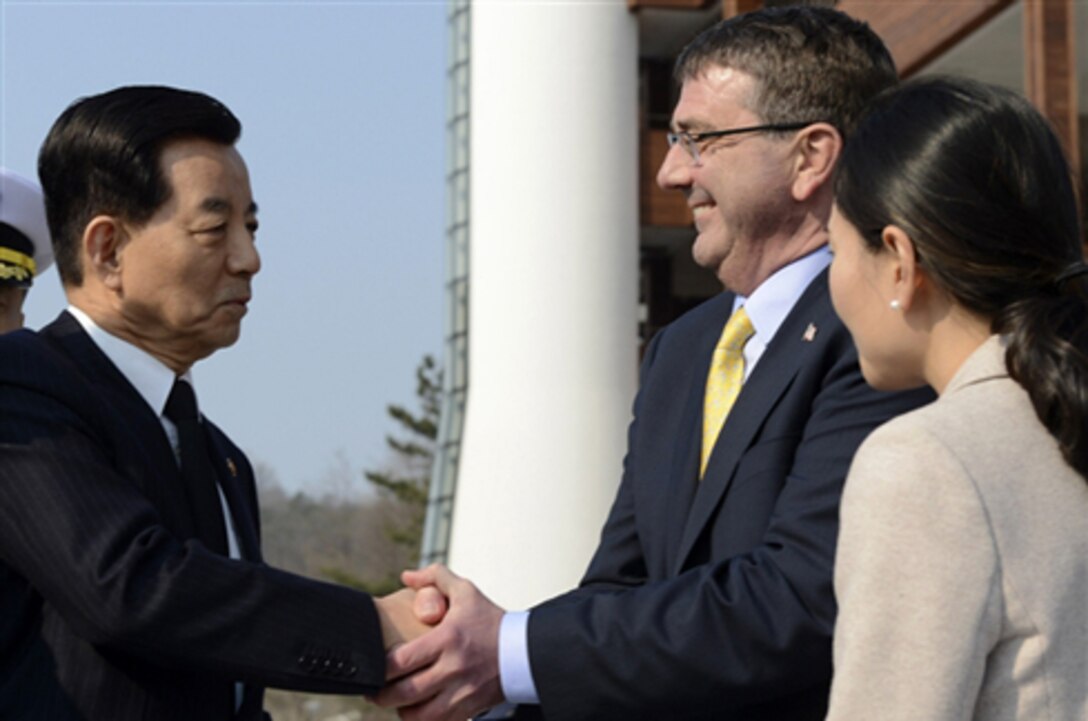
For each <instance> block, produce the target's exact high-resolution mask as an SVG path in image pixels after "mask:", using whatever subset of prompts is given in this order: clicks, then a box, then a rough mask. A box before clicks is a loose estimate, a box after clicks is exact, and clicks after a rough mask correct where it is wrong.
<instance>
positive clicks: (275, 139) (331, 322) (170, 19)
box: [0, 0, 447, 492]
mask: <svg viewBox="0 0 1088 721" xmlns="http://www.w3.org/2000/svg"><path fill="white" fill-rule="evenodd" d="M446 11H447V8H446V3H445V2H444V1H443V0H435V1H433V2H431V1H428V2H414V1H412V0H389V1H387V2H367V1H365V0H355V1H354V2H321V1H318V0H305V1H302V2H275V1H269V0H264V1H262V2H245V1H242V2H218V1H216V2H196V1H181V2H165V1H164V2H156V1H152V2H147V1H144V2H124V1H121V2H94V1H91V0H85V1H68V2H52V1H50V0H30V1H27V0H0V163H2V164H3V165H5V166H7V167H9V168H12V169H14V170H16V171H17V172H21V173H23V174H25V175H31V176H33V177H36V176H37V174H36V157H37V151H38V148H39V146H40V145H41V141H42V139H43V138H44V136H45V134H46V132H47V131H48V129H49V126H50V125H51V124H52V122H53V120H55V119H56V117H57V115H59V114H60V112H61V111H62V110H63V109H64V108H65V107H66V106H67V105H68V104H69V103H70V102H72V101H73V100H74V99H76V98H78V97H81V96H85V95H91V94H95V93H98V92H102V91H105V90H108V89H110V88H113V87H116V86H119V85H127V84H165V85H175V86H179V87H184V88H190V89H194V90H200V91H203V92H206V93H209V94H210V95H213V96H215V97H217V98H219V99H220V100H222V101H223V102H225V103H226V104H227V105H228V106H229V107H230V108H231V109H232V110H233V111H234V113H235V114H236V115H237V116H238V117H239V118H240V119H241V121H242V125H243V130H242V139H241V141H240V142H239V145H238V148H239V150H240V152H241V153H242V156H243V157H244V158H245V160H246V162H247V164H248V166H249V171H250V177H251V181H252V185H253V191H254V196H255V198H256V200H257V202H258V204H259V205H260V223H261V229H260V232H259V233H258V247H259V249H260V251H261V254H262V261H263V268H262V270H261V273H260V274H259V275H258V276H257V278H256V281H255V283H254V298H253V302H252V303H251V305H250V312H249V315H248V316H247V317H246V319H245V320H244V321H243V325H242V337H241V340H240V341H239V342H238V343H237V344H236V345H235V346H233V347H231V348H228V349H225V350H221V351H219V352H218V353H217V354H215V355H214V356H212V357H211V358H209V359H207V360H205V361H203V362H201V363H199V364H197V366H196V367H195V370H194V374H195V378H196V382H197V389H198V393H199V394H200V401H201V405H202V409H203V410H204V411H205V413H206V414H207V415H208V416H209V417H211V418H212V419H213V420H215V421H216V422H217V423H218V424H219V425H220V426H221V427H223V428H224V429H226V430H227V432H228V433H229V434H230V435H231V436H232V437H233V438H234V440H235V441H236V442H237V443H238V444H239V445H240V446H241V447H242V448H243V449H244V450H245V451H246V452H247V453H248V454H249V456H250V459H251V460H253V461H255V462H262V463H265V464H268V465H269V466H271V467H272V468H273V469H274V470H275V473H276V476H277V477H278V479H279V480H280V482H281V483H282V484H283V485H284V486H286V487H287V488H288V489H291V490H297V489H304V490H311V491H315V492H320V491H322V490H324V487H325V484H326V483H327V478H328V477H329V476H330V474H333V475H335V473H336V472H337V471H338V470H339V469H342V468H343V467H344V465H345V462H346V465H348V466H350V468H351V469H352V472H353V474H354V476H355V478H357V479H361V475H360V472H361V469H363V468H372V467H379V466H381V465H382V464H383V463H385V462H386V461H387V460H388V453H387V451H386V450H385V443H384V436H385V434H386V433H387V432H390V431H394V430H396V426H395V425H394V424H393V423H392V422H391V421H390V420H389V419H388V417H387V416H386V413H385V406H386V404H387V403H389V402H395V403H400V404H405V405H408V406H409V407H414V406H412V404H413V403H414V391H415V378H414V370H415V367H416V365H417V363H418V361H419V360H420V358H421V357H422V356H423V355H424V353H432V354H434V355H436V357H439V359H440V358H441V348H442V333H443V331H444V328H443V321H442V318H443V307H444V306H443V301H444V297H443V281H444V278H443V268H444V259H443V252H444V235H443V223H444V216H443V212H444V211H443V207H444V173H445V159H444V147H445V145H444V143H445V139H444V126H445V105H444V103H445V99H444V94H445V63H446V47H447V42H446ZM63 306H64V297H63V294H62V293H61V290H60V283H59V280H58V279H57V276H56V274H55V269H51V270H50V271H49V273H48V275H46V276H43V277H42V278H40V279H39V281H38V283H37V284H36V285H35V287H34V289H33V290H32V291H31V294H30V297H29V299H28V301H27V307H26V315H27V324H28V325H29V326H31V327H40V326H41V325H43V324H44V323H47V322H48V321H50V320H51V319H52V318H53V317H54V316H55V315H56V314H57V312H59V311H60V309H61V308H63ZM359 483H360V486H362V484H363V482H362V481H361V480H360V481H359Z"/></svg>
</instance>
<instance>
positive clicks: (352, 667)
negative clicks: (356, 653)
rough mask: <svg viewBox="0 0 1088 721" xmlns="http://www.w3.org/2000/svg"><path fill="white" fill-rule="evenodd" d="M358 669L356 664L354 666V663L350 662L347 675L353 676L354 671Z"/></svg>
mask: <svg viewBox="0 0 1088 721" xmlns="http://www.w3.org/2000/svg"><path fill="white" fill-rule="evenodd" d="M358 670H359V667H358V666H356V665H355V664H351V665H350V666H348V676H354V675H355V674H356V672H358Z"/></svg>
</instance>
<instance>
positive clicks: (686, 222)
mask: <svg viewBox="0 0 1088 721" xmlns="http://www.w3.org/2000/svg"><path fill="white" fill-rule="evenodd" d="M665 132H666V131H664V130H657V129H649V130H644V131H643V132H642V133H641V136H642V137H641V141H640V142H641V145H642V147H641V148H640V149H639V173H638V185H639V215H640V217H641V222H642V224H643V225H665V226H672V227H677V226H679V227H685V226H690V225H691V224H692V223H693V222H695V221H694V219H693V218H692V217H691V210H690V209H689V208H688V204H687V200H686V199H685V198H684V194H683V193H681V192H679V191H677V190H662V189H661V188H660V187H658V185H657V170H658V168H660V167H661V162H662V161H663V160H664V159H665V154H666V153H668V152H669V143H668V141H667V140H666V139H665Z"/></svg>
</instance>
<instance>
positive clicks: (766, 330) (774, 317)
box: [733, 245, 831, 344]
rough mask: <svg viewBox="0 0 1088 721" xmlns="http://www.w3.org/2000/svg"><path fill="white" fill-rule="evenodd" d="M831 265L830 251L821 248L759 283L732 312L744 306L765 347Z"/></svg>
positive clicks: (824, 247) (824, 246)
mask: <svg viewBox="0 0 1088 721" xmlns="http://www.w3.org/2000/svg"><path fill="white" fill-rule="evenodd" d="M830 263H831V251H830V250H828V248H827V246H826V245H822V246H820V247H819V248H817V249H816V250H814V251H812V252H811V253H809V254H808V255H806V256H803V257H801V258H798V259H797V260H795V261H793V262H792V263H790V264H789V265H787V266H784V267H782V268H779V269H778V270H776V271H775V272H774V273H773V274H772V275H771V277H770V278H767V280H765V281H763V282H762V283H760V285H759V287H758V288H756V289H755V291H754V292H753V293H752V295H750V296H748V297H747V298H745V297H744V296H740V295H738V296H737V297H736V299H735V300H734V301H733V310H736V309H737V308H739V307H740V306H742V305H743V306H744V309H745V311H746V312H747V313H748V318H749V319H750V320H751V321H752V327H753V328H754V329H755V334H756V336H758V337H759V338H760V339H761V340H762V341H763V343H764V344H766V343H769V342H770V340H771V338H773V337H774V334H775V333H777V332H778V328H779V327H780V326H781V325H782V321H784V320H786V316H787V315H789V312H790V311H791V310H793V306H795V305H796V304H797V301H798V300H800V298H801V294H802V293H804V292H805V288H808V286H809V284H810V283H812V281H813V279H814V278H815V277H816V276H817V275H819V274H820V273H821V272H822V271H823V269H824V268H826V267H827V266H828V264H830Z"/></svg>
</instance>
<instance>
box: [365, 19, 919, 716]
mask: <svg viewBox="0 0 1088 721" xmlns="http://www.w3.org/2000/svg"><path fill="white" fill-rule="evenodd" d="M676 74H677V78H678V79H679V81H680V82H681V92H680V98H679V102H678V104H677V106H676V108H675V111H674V113H673V118H672V133H670V136H669V140H670V143H671V145H672V147H671V149H670V150H669V153H668V155H667V156H666V157H665V160H664V163H663V164H662V166H661V169H660V171H659V173H658V182H659V183H660V185H661V186H662V187H664V188H671V189H675V190H679V191H681V192H683V193H684V194H685V196H686V197H687V201H688V204H689V206H690V207H691V209H692V213H693V215H694V220H695V227H696V230H697V237H696V239H695V243H694V246H693V249H692V252H693V254H694V257H695V260H696V261H697V262H698V263H699V264H700V265H702V266H703V267H705V268H707V269H709V270H711V271H713V272H714V273H715V274H716V275H717V277H718V278H719V279H720V280H721V282H722V284H723V285H724V286H725V288H726V289H727V290H726V292H724V293H722V294H720V295H719V296H717V297H716V298H714V299H712V300H710V301H708V302H706V303H704V304H703V305H701V306H700V307H698V308H695V309H694V310H692V311H691V312H689V313H687V314H686V315H684V316H683V317H682V318H680V319H679V320H677V321H676V322H674V323H672V324H671V325H670V326H668V327H667V328H665V329H664V330H662V331H661V332H660V333H658V335H657V336H656V337H655V338H654V340H653V342H652V343H651V344H650V347H649V349H648V350H647V352H646V357H645V361H644V364H643V368H642V376H641V388H640V391H639V396H638V399H637V400H636V402H635V417H634V421H633V422H632V425H631V429H630V434H629V447H628V453H627V458H626V460H625V462H624V476H623V481H622V484H621V487H620V490H619V494H618V496H617V498H616V501H615V504H614V506H613V508H612V511H611V513H610V515H609V518H608V520H607V522H606V524H605V527H604V530H603V532H602V535H601V542H600V546H599V548H598V550H597V552H596V554H595V556H594V558H593V560H592V562H591V564H590V567H589V570H588V571H587V573H586V575H585V578H584V579H583V581H582V583H581V586H580V587H579V588H578V589H576V590H574V591H572V592H570V593H567V594H565V595H563V596H560V597H558V598H556V599H553V600H552V601H549V602H547V603H545V604H543V605H541V606H538V607H536V608H534V609H532V610H531V611H530V612H528V613H527V614H505V615H504V614H503V613H502V612H501V610H500V609H497V608H496V607H494V606H493V605H492V604H491V603H490V602H489V601H488V600H487V599H486V598H484V597H483V596H482V595H480V594H479V592H478V591H477V590H476V589H475V587H474V586H472V585H471V584H470V583H469V582H468V581H465V580H463V579H460V578H457V577H456V576H454V575H453V574H452V573H451V572H449V571H448V570H446V569H445V568H442V567H431V568H428V569H424V570H423V571H418V572H411V573H408V574H406V582H408V583H409V584H410V585H414V586H417V587H421V586H422V585H424V584H428V583H433V584H436V585H437V586H438V588H439V590H441V591H442V592H444V593H445V594H447V595H448V597H449V599H450V611H449V615H448V616H447V619H446V620H445V621H444V622H443V623H441V624H440V625H439V626H438V629H437V630H436V631H434V632H432V633H431V634H429V635H427V636H424V637H422V638H420V639H419V640H417V641H415V642H413V643H409V644H407V645H405V646H403V647H401V648H400V649H398V650H396V651H394V653H393V654H392V656H391V659H392V663H391V669H392V672H393V673H394V674H396V673H408V672H413V671H415V672H416V673H415V675H409V676H406V677H405V678H404V679H403V680H402V681H400V682H398V683H397V684H394V685H392V686H391V687H389V688H388V689H387V690H386V691H385V692H383V694H382V696H381V697H380V700H381V701H382V702H384V703H390V704H394V705H401V704H404V703H410V704H416V705H415V706H414V707H413V708H411V710H410V711H408V712H407V713H405V717H406V718H411V719H454V718H464V717H465V716H467V715H469V714H470V713H474V712H478V711H479V710H480V709H482V708H485V707H488V706H492V705H494V704H496V703H497V702H499V701H501V700H505V701H507V702H513V703H517V704H521V706H519V713H518V716H519V718H531V717H543V718H545V719H548V720H549V721H553V720H560V721H574V720H576V719H586V720H587V721H588V720H591V719H592V720H593V721H602V720H608V719H615V720H617V721H619V720H621V719H622V720H623V721H631V720H633V719H648V720H649V719H655V720H656V719H683V720H684V721H693V720H698V719H715V720H717V721H723V720H725V721H729V720H736V721H741V720H744V721H754V720H775V721H816V720H817V719H822V718H823V716H824V714H825V712H826V709H827V695H828V690H829V684H830V680H831V631H832V625H833V622H834V617H835V603H834V599H833V597H832V589H831V578H832V562H833V559H834V552H835V538H836V534H837V520H838V504H839V498H840V494H841V489H842V483H843V479H844V477H845V475H846V471H847V467H848V466H849V463H850V460H851V457H852V456H853V454H854V451H855V450H856V448H857V446H858V445H859V443H860V442H861V441H862V439H863V438H864V437H865V436H866V435H867V434H868V433H869V431H870V430H872V429H873V428H875V427H876V426H877V425H879V424H880V423H882V422H884V421H885V420H887V419H888V418H890V417H892V416H893V415H896V414H898V413H901V412H903V411H905V410H908V409H910V408H913V407H915V406H917V405H920V404H921V403H923V402H925V401H927V400H929V398H930V397H929V395H928V394H920V393H912V394H899V395H893V394H879V393H877V392H875V391H873V390H871V389H870V388H869V387H868V386H866V385H865V383H864V381H863V380H862V377H861V374H860V372H859V369H858V365H857V354H856V351H855V349H854V346H853V344H852V342H851V340H850V337H849V335H848V334H847V332H846V330H845V329H844V328H843V326H842V324H841V323H840V322H839V320H838V319H837V318H836V317H835V315H834V312H833V310H832V308H831V303H830V299H829V296H828V290H827V274H826V267H827V265H828V262H829V255H828V251H827V249H826V243H827V230H826V225H827V219H828V216H829V214H830V210H831V204H832V175H833V170H834V165H835V161H836V160H837V158H838V156H839V153H840V152H841V150H842V146H843V142H844V141H843V139H844V136H845V135H846V134H847V133H848V132H849V130H850V129H851V127H852V126H853V125H854V123H855V121H856V119H857V117H858V116H859V114H860V112H861V109H862V106H863V105H864V103H865V101H866V100H867V99H868V98H869V97H871V96H872V95H874V94H876V93H877V92H879V91H880V90H881V89H883V88H885V87H889V86H891V85H893V84H894V83H895V80H896V75H895V69H894V66H893V63H892V60H891V58H890V57H889V55H888V52H887V50H886V48H885V47H884V45H883V44H882V43H881V41H880V39H879V38H877V37H876V36H875V35H874V34H873V33H872V32H871V31H870V30H869V28H868V27H867V26H865V25H864V24H862V23H858V22H856V21H853V20H851V19H850V18H848V17H847V16H845V15H843V14H841V13H839V12H837V11H834V10H830V9H825V8H815V7H792V8H780V9H768V10H764V11H760V12H755V13H751V14H748V15H743V16H739V17H737V18H734V19H731V20H727V21H724V22H722V23H720V24H719V25H717V26H715V27H713V28H711V29H709V30H707V31H706V32H704V33H702V34H701V35H700V36H698V37H697V38H696V39H695V40H694V41H693V42H692V43H691V44H690V45H688V47H687V48H685V50H684V51H683V53H682V54H681V56H680V58H679V59H678V61H677V72H676Z"/></svg>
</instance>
